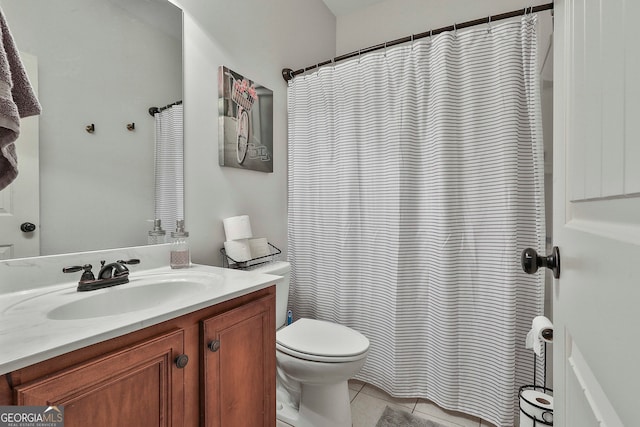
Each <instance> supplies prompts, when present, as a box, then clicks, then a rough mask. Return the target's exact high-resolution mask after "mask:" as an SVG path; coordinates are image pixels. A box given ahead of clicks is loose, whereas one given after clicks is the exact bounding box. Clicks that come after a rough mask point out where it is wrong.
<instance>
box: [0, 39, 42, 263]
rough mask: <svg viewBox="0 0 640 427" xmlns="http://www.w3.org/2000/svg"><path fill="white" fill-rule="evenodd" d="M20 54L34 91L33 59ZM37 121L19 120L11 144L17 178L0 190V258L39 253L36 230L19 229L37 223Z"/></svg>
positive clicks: (35, 59)
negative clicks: (16, 163)
mask: <svg viewBox="0 0 640 427" xmlns="http://www.w3.org/2000/svg"><path fill="white" fill-rule="evenodd" d="M20 57H21V58H22V62H23V64H24V66H25V69H26V70H27V74H28V75H29V80H31V84H32V86H33V88H34V89H35V91H36V94H37V93H38V63H37V58H36V57H35V56H33V55H29V54H26V53H23V52H21V53H20ZM38 124H39V122H38V116H33V117H27V118H25V119H22V120H21V121H20V138H18V140H17V141H16V143H15V144H16V155H17V156H18V177H17V178H16V179H15V181H13V182H12V183H11V184H10V185H9V186H8V187H6V188H5V189H3V190H1V191H0V259H8V258H22V257H30V256H38V255H40V232H39V229H38V228H36V229H35V231H33V232H24V231H21V229H20V226H21V225H22V224H23V223H26V222H29V223H32V224H34V225H36V227H39V225H40V190H39V188H40V175H39V165H40V162H39V155H38V149H39V146H38V144H39V142H38V141H39V139H38V138H39V137H38Z"/></svg>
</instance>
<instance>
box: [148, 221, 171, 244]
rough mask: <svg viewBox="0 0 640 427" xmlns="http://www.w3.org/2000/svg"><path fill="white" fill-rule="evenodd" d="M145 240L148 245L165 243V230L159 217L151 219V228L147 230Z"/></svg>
mask: <svg viewBox="0 0 640 427" xmlns="http://www.w3.org/2000/svg"><path fill="white" fill-rule="evenodd" d="M147 242H148V243H149V244H150V245H158V244H161V243H167V232H166V231H164V230H163V229H162V225H160V220H159V219H154V220H153V230H151V231H149V238H148V241H147Z"/></svg>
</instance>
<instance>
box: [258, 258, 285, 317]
mask: <svg viewBox="0 0 640 427" xmlns="http://www.w3.org/2000/svg"><path fill="white" fill-rule="evenodd" d="M251 271H256V272H259V273H264V274H273V275H274V276H280V277H281V278H280V280H278V281H276V329H278V328H279V327H281V326H283V325H284V324H285V322H286V320H287V303H288V302H289V273H290V272H291V264H289V263H288V262H285V261H274V262H269V263H266V264H263V265H259V266H257V267H255V268H252V269H251Z"/></svg>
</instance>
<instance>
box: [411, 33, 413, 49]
mask: <svg viewBox="0 0 640 427" xmlns="http://www.w3.org/2000/svg"><path fill="white" fill-rule="evenodd" d="M411 50H413V34H411Z"/></svg>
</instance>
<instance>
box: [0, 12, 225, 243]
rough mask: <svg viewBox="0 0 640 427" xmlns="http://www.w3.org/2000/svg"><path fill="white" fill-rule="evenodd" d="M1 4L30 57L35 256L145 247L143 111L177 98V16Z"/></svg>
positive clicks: (146, 136) (149, 129) (150, 182)
mask: <svg viewBox="0 0 640 427" xmlns="http://www.w3.org/2000/svg"><path fill="white" fill-rule="evenodd" d="M0 6H1V7H2V10H3V12H4V16H5V19H6V21H7V23H8V25H9V28H10V30H11V33H12V35H13V38H14V40H15V42H16V44H17V46H18V49H19V50H20V51H21V52H26V53H28V54H30V55H33V56H35V57H36V58H37V72H38V91H39V94H38V98H39V100H40V103H41V105H42V114H41V115H40V117H39V147H40V149H39V153H40V154H39V165H40V168H39V174H40V177H39V181H40V224H39V225H40V227H39V229H38V231H39V235H40V254H41V255H51V254H57V253H68V252H78V251H88V250H97V249H108V248H115V247H125V246H137V245H144V244H146V243H147V232H148V231H149V230H150V229H151V228H152V225H153V224H152V223H151V222H148V220H151V219H153V216H154V133H155V120H154V118H153V117H152V116H151V115H150V114H149V108H150V107H164V106H166V105H168V104H172V103H174V102H176V101H180V100H182V11H181V10H180V9H179V8H178V7H177V6H175V5H174V4H172V3H170V2H169V1H168V0H56V1H42V0H0ZM214 77H215V76H214ZM92 124H93V126H94V129H95V130H94V132H93V133H89V132H88V131H87V130H86V128H87V126H90V125H92ZM132 124H133V126H132ZM19 161H20V159H18V162H19ZM19 177H20V175H19ZM163 225H164V227H165V229H167V228H168V227H167V225H165V224H163Z"/></svg>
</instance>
